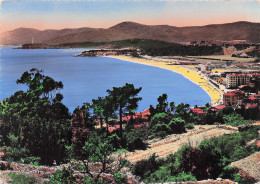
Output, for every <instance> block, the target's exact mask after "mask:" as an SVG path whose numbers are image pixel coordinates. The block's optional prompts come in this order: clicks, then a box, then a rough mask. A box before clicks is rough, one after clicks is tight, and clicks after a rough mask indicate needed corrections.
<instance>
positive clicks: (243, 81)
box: [226, 74, 250, 88]
mask: <svg viewBox="0 0 260 184" xmlns="http://www.w3.org/2000/svg"><path fill="white" fill-rule="evenodd" d="M249 83H250V75H247V74H228V75H227V79H226V87H227V88H237V87H238V86H240V85H249Z"/></svg>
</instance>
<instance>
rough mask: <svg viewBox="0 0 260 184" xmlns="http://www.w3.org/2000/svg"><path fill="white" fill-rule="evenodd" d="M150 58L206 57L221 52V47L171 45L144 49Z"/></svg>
mask: <svg viewBox="0 0 260 184" xmlns="http://www.w3.org/2000/svg"><path fill="white" fill-rule="evenodd" d="M144 52H145V54H146V55H150V56H206V55H214V54H216V53H221V52H222V47H221V46H216V45H213V46H198V45H195V46H193V45H188V46H186V45H172V46H164V47H159V48H144Z"/></svg>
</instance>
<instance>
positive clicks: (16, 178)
mask: <svg viewBox="0 0 260 184" xmlns="http://www.w3.org/2000/svg"><path fill="white" fill-rule="evenodd" d="M8 176H9V177H10V178H12V180H13V181H12V182H10V184H21V183H27V184H35V183H37V181H36V179H34V178H32V177H28V176H25V175H22V174H8Z"/></svg>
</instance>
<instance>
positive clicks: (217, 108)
mask: <svg viewBox="0 0 260 184" xmlns="http://www.w3.org/2000/svg"><path fill="white" fill-rule="evenodd" d="M226 107H227V106H225V105H218V106H214V107H211V108H210V110H211V111H215V112H219V111H222V110H223V109H225V108H226Z"/></svg>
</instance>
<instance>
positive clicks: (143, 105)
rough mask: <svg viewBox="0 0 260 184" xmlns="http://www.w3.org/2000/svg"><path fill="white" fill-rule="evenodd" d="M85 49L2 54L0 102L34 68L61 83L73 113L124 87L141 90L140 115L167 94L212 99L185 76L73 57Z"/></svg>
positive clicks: (199, 101)
mask: <svg viewBox="0 0 260 184" xmlns="http://www.w3.org/2000/svg"><path fill="white" fill-rule="evenodd" d="M82 51H83V49H30V50H25V49H14V47H2V48H1V50H0V53H1V56H0V59H1V60H0V101H2V100H3V99H5V98H7V97H10V96H11V95H12V94H14V93H15V92H16V91H18V90H26V89H27V88H26V87H25V86H24V85H17V84H16V80H17V79H18V78H20V76H21V75H22V73H23V72H25V71H29V70H30V69H31V68H37V69H43V70H44V74H45V75H48V76H50V77H52V78H54V79H55V80H58V81H62V83H63V85H64V88H63V89H62V90H61V91H60V92H61V93H62V94H63V95H64V99H63V103H64V104H65V105H66V106H67V107H68V108H69V110H70V112H73V110H74V109H75V108H76V107H77V106H82V104H83V103H84V102H90V103H91V101H92V99H96V98H97V97H98V96H101V97H104V96H106V95H107V92H106V90H107V89H112V88H113V87H119V86H123V85H124V84H125V83H131V84H134V85H135V87H142V90H141V92H140V93H139V96H140V97H142V98H143V99H142V101H141V102H140V103H139V107H138V109H137V111H142V110H145V109H147V108H148V107H149V105H156V104H157V98H158V96H159V95H161V94H163V93H166V94H167V95H168V101H174V102H175V103H176V104H179V103H189V104H190V105H191V106H194V105H205V104H206V103H208V102H210V101H211V99H210V97H209V95H208V94H207V93H206V92H205V91H204V90H203V89H201V88H200V87H199V86H197V85H196V84H194V83H193V82H191V81H190V80H188V79H186V78H185V77H183V76H182V75H180V74H178V73H175V72H172V71H168V70H165V69H161V68H157V67H153V66H148V65H141V64H136V63H131V62H127V61H123V60H119V59H114V58H109V57H73V55H74V54H78V53H80V52H82Z"/></svg>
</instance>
